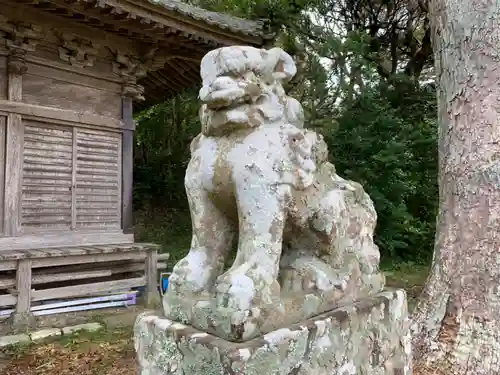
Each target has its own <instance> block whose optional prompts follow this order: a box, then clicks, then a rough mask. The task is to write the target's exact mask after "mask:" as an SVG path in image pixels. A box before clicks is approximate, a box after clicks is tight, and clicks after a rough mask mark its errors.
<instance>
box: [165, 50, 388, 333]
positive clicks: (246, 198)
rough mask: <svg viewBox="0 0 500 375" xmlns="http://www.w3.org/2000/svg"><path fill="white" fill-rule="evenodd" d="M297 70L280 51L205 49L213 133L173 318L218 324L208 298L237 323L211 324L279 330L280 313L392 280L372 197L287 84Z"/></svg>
mask: <svg viewBox="0 0 500 375" xmlns="http://www.w3.org/2000/svg"><path fill="white" fill-rule="evenodd" d="M295 73H296V67H295V63H294V61H293V59H292V58H291V57H290V56H289V55H288V54H287V53H285V52H284V51H283V50H281V49H279V48H273V49H271V50H264V49H256V48H253V47H225V48H219V49H216V50H214V51H211V52H209V53H208V54H207V55H206V56H205V57H204V58H203V60H202V62H201V76H202V79H203V87H202V88H201V90H200V94H199V96H200V100H201V102H202V106H201V109H200V119H201V123H202V132H201V134H200V135H199V136H198V137H196V138H195V139H194V140H193V142H192V144H191V161H190V162H189V165H188V167H187V171H186V177H185V186H186V192H187V196H188V200H189V206H190V210H191V219H192V224H193V237H192V242H191V249H190V251H189V253H188V254H187V256H186V257H185V258H184V259H182V260H181V261H180V262H179V263H177V265H176V266H175V267H174V269H173V273H172V275H171V277H170V283H169V285H170V286H169V291H168V292H167V294H166V296H165V299H164V308H165V312H166V315H167V316H169V317H170V318H173V319H178V320H179V319H180V320H183V321H187V322H190V323H192V324H194V325H195V326H196V325H198V326H199V327H198V328H207V327H204V325H206V324H208V323H206V324H205V323H200V316H199V315H200V313H199V311H201V310H203V306H206V305H208V304H209V305H210V306H211V309H209V310H207V309H205V310H203V311H204V314H208V315H210V314H214V315H217V311H215V310H217V309H219V310H220V309H223V310H224V309H225V310H224V311H226V312H227V311H232V312H234V314H233V315H231V317H230V318H229V320H230V323H231V324H230V325H228V327H229V328H228V330H229V331H231V332H229V333H228V332H225V331H224V332H222V333H221V332H220V330H219V328H218V327H212V328H214V330H215V331H216V332H217V333H219V334H221V335H222V336H224V337H226V338H229V339H235V340H238V339H245V338H249V337H252V336H256V335H257V334H259V333H263V332H265V331H269V330H271V329H273V327H274V326H273V325H272V324H271V323H269V318H270V317H272V318H273V319H275V320H276V321H283V319H285V320H286V318H285V317H288V318H289V319H292V320H293V319H295V320H297V319H301V318H307V317H309V316H312V315H315V314H318V313H321V312H323V311H325V310H326V309H329V308H333V307H334V306H335V305H338V304H342V303H348V302H351V301H352V300H353V299H357V298H359V297H361V296H366V295H370V294H372V293H377V292H379V291H380V290H381V289H382V288H383V284H384V279H383V276H382V275H381V274H380V273H379V271H378V264H379V251H378V248H377V246H376V245H375V244H374V242H373V232H374V229H375V225H376V218H377V215H376V212H375V209H374V207H373V203H372V201H371V200H370V198H369V196H368V195H367V194H366V193H365V192H364V190H363V188H362V187H361V185H359V184H357V183H355V182H352V181H346V180H344V179H342V178H341V177H339V176H338V175H337V174H336V173H335V168H334V166H333V165H332V164H331V163H329V162H328V160H327V156H328V150H327V147H326V144H325V142H324V141H323V138H322V137H321V136H320V135H318V134H316V133H315V132H313V131H309V130H305V129H303V122H304V114H303V109H302V106H301V105H300V103H298V102H297V101H296V100H295V99H292V98H290V97H288V96H287V95H286V94H285V91H284V89H283V83H285V82H286V81H287V80H289V79H291V78H292V77H293V76H294V75H295ZM233 246H237V253H236V258H235V259H234V262H233V264H232V265H231V266H230V268H229V269H228V270H227V271H225V272H224V265H225V263H226V261H227V260H228V254H229V253H230V251H231V250H232V249H233ZM308 296H309V297H308ZM306 297H307V298H306ZM200 301H203V303H201V302H200ZM207 301H209V302H207ZM297 301H301V302H300V303H298V302H297ZM194 305H197V306H198V308H199V309H198V310H199V311H198V310H196V308H195V307H193V308H191V307H188V306H194ZM190 309H191V310H190ZM200 309H201V310H200ZM187 310H189V311H187ZM264 311H265V312H266V314H264V313H263V312H264ZM235 314H236V315H235ZM238 314H239V315H238ZM278 315H279V316H280V317H281V318H280V317H277V316H278ZM292 317H293V318H292ZM205 318H206V317H205ZM280 319H281V320H280ZM201 320H203V319H201ZM205 320H206V321H212V323H213V322H214V321H215V320H216V319H215V318H214V317H212V318H207V319H205ZM205 320H204V321H205ZM208 325H210V324H208ZM212 325H213V326H215V324H212ZM208 328H210V327H208Z"/></svg>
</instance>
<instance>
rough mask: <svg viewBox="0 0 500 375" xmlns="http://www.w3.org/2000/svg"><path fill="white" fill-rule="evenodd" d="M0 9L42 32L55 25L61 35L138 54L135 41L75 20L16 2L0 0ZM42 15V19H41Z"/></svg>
mask: <svg viewBox="0 0 500 375" xmlns="http://www.w3.org/2000/svg"><path fill="white" fill-rule="evenodd" d="M0 9H2V11H1V13H2V16H4V17H6V18H8V19H13V20H22V21H24V22H28V23H36V24H37V25H39V26H40V27H42V28H43V29H44V30H53V29H54V25H57V31H58V32H63V33H70V34H76V35H79V36H82V37H86V38H88V39H92V40H94V41H95V42H96V43H98V44H100V45H103V46H109V47H115V48H116V47H120V48H122V49H123V50H124V51H128V52H129V53H131V54H135V55H137V54H138V52H139V51H138V44H137V42H136V41H132V40H128V39H127V38H126V37H121V36H119V35H117V34H115V33H110V32H107V31H104V30H102V29H99V28H96V27H95V26H90V25H88V24H82V23H76V22H75V19H72V18H65V17H62V16H60V15H54V14H51V13H50V12H43V11H42V10H38V9H36V8H32V7H29V6H26V5H20V4H18V2H10V1H7V0H0ZM41 15H43V17H41ZM46 38H48V39H49V40H51V41H54V40H56V39H57V37H56V36H55V35H54V34H53V33H48V32H47V33H46Z"/></svg>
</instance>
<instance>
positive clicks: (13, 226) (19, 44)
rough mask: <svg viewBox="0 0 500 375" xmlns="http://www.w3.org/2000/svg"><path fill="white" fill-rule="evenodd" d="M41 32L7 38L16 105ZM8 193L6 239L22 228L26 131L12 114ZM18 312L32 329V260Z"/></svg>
mask: <svg viewBox="0 0 500 375" xmlns="http://www.w3.org/2000/svg"><path fill="white" fill-rule="evenodd" d="M41 38H42V34H41V32H40V30H38V29H37V28H36V27H33V26H32V25H19V24H18V25H17V26H15V28H14V29H13V31H12V32H11V33H10V35H9V36H8V37H6V38H5V44H6V46H7V49H8V51H9V55H8V60H7V74H8V80H7V85H8V87H7V99H8V100H10V101H13V102H21V101H22V100H23V75H24V74H25V73H26V71H27V70H28V68H27V65H26V54H27V53H28V52H33V51H34V50H35V46H36V43H37V41H38V40H40V39H41ZM5 138H6V140H5V190H4V208H3V230H4V235H5V236H8V237H14V236H17V235H18V234H19V229H20V226H21V189H22V172H23V144H24V127H23V122H22V117H21V115H19V114H17V113H9V114H8V116H7V124H6V134H5ZM16 294H17V302H16V311H15V313H14V314H12V317H11V319H12V323H13V326H14V327H15V328H19V329H24V328H27V327H29V326H30V325H32V323H33V322H34V316H33V314H32V313H31V311H30V309H31V260H29V259H22V260H19V262H18V265H17V274H16Z"/></svg>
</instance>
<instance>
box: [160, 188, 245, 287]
mask: <svg viewBox="0 0 500 375" xmlns="http://www.w3.org/2000/svg"><path fill="white" fill-rule="evenodd" d="M188 201H189V205H190V209H191V221H192V223H193V236H192V239H191V249H190V250H189V253H188V254H187V255H186V257H184V258H183V259H182V260H181V261H179V262H178V263H177V264H176V265H175V267H174V269H173V272H172V275H171V276H170V278H169V290H171V291H172V292H177V293H185V294H188V295H189V294H195V293H205V292H206V293H208V292H210V289H211V288H212V287H213V285H214V282H215V280H216V278H217V277H218V276H219V275H220V274H221V273H222V271H223V267H224V261H225V259H226V257H227V255H228V253H229V251H230V250H231V247H232V245H233V242H234V238H235V234H236V228H235V226H234V224H233V223H232V222H231V221H230V220H229V219H228V218H227V217H226V216H225V215H224V214H223V213H222V212H221V211H220V210H219V209H218V208H217V207H216V206H215V204H214V203H213V202H212V201H211V200H210V197H209V195H208V194H207V193H206V192H205V191H202V190H195V191H191V190H189V189H188Z"/></svg>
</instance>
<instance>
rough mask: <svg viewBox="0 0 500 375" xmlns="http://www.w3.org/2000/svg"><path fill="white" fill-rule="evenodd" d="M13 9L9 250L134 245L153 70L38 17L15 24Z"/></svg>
mask: <svg viewBox="0 0 500 375" xmlns="http://www.w3.org/2000/svg"><path fill="white" fill-rule="evenodd" d="M9 9H11V8H8V9H7V8H6V14H4V15H2V16H0V223H1V225H0V251H1V250H7V249H24V248H36V247H43V246H46V247H50V246H70V245H82V244H87V245H92V244H106V243H118V242H132V241H133V234H131V233H130V226H131V217H130V216H131V199H132V148H133V147H132V146H133V143H132V139H133V130H134V124H133V120H132V105H131V103H132V99H133V98H134V96H140V95H141V94H142V92H141V87H140V86H138V85H137V84H136V83H135V81H136V79H138V77H139V76H140V74H145V70H144V69H138V67H139V68H140V67H141V64H140V63H138V62H137V61H136V60H134V57H133V56H134V55H135V54H136V53H137V51H136V50H135V47H134V45H133V44H131V43H130V42H129V41H128V40H127V39H125V38H123V40H122V39H119V40H117V39H116V38H114V39H113V38H109V37H108V36H106V34H105V33H100V34H98V35H100V36H101V39H99V38H97V39H96V34H92V33H90V30H88V29H85V28H81V29H78V27H76V28H75V26H74V25H72V24H71V22H69V21H61V22H60V23H57V24H56V23H54V22H53V23H50V21H51V20H50V17H49V18H48V19H46V18H45V17H44V16H43V17H44V18H43V22H42V21H40V20H42V18H41V17H39V19H38V20H35V19H34V18H33V19H30V16H31V17H34V16H36V14H31V13H29V12H28V13H27V14H26V15H25V16H24V17H23V19H22V20H19V19H15V18H12V19H9V18H8V16H9V12H10V10H9ZM2 11H3V10H2ZM14 13H15V12H14ZM68 30H69V31H68ZM117 42H120V43H119V44H117ZM138 71H140V72H138ZM125 216H126V217H125Z"/></svg>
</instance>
